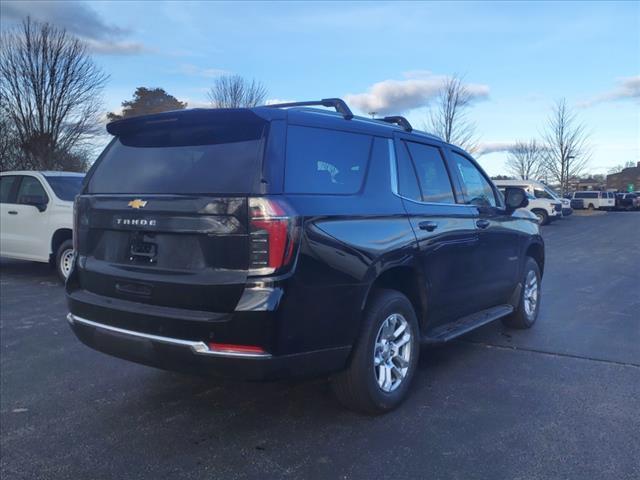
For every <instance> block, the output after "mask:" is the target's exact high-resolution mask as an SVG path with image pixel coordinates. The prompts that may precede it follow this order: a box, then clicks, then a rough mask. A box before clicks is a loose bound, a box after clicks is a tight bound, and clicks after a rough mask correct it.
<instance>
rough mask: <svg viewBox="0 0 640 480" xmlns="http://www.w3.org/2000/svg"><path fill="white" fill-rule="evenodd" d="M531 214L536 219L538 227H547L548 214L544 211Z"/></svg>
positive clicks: (535, 211)
mask: <svg viewBox="0 0 640 480" xmlns="http://www.w3.org/2000/svg"><path fill="white" fill-rule="evenodd" d="M533 213H535V215H536V217H538V224H539V225H547V224H548V223H549V214H547V212H545V211H544V210H534V211H533Z"/></svg>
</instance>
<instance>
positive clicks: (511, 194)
mask: <svg viewBox="0 0 640 480" xmlns="http://www.w3.org/2000/svg"><path fill="white" fill-rule="evenodd" d="M504 202H505V204H506V205H507V211H509V212H513V211H514V210H517V209H518V208H524V207H526V206H527V205H529V199H528V198H527V194H526V192H525V191H524V190H523V189H522V188H518V187H507V188H506V189H505V192H504Z"/></svg>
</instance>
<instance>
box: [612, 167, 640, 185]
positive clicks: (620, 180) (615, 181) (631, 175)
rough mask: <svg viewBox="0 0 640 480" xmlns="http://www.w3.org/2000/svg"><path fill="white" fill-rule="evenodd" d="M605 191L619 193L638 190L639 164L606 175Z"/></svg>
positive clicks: (639, 179) (639, 181)
mask: <svg viewBox="0 0 640 480" xmlns="http://www.w3.org/2000/svg"><path fill="white" fill-rule="evenodd" d="M607 189H612V190H619V191H621V192H634V191H637V190H640V162H638V163H637V165H636V166H635V167H627V168H624V169H623V170H622V171H621V172H618V173H612V174H611V175H607Z"/></svg>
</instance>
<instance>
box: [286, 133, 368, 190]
mask: <svg viewBox="0 0 640 480" xmlns="http://www.w3.org/2000/svg"><path fill="white" fill-rule="evenodd" d="M371 142H372V137H371V136H369V135H361V134H357V133H351V132H342V131H337V130H327V129H324V128H311V127H301V126H296V125H290V126H289V129H288V131H287V154H286V164H285V178H284V187H285V191H286V192H287V193H317V194H343V195H344V194H353V193H357V192H358V191H360V188H361V187H362V182H363V180H364V178H365V175H366V171H367V164H368V162H369V155H370V152H371Z"/></svg>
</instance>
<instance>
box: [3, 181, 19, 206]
mask: <svg viewBox="0 0 640 480" xmlns="http://www.w3.org/2000/svg"><path fill="white" fill-rule="evenodd" d="M16 178H18V177H15V176H8V175H7V176H6V177H0V203H7V202H8V201H9V195H11V189H12V188H13V186H14V185H15V182H16Z"/></svg>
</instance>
